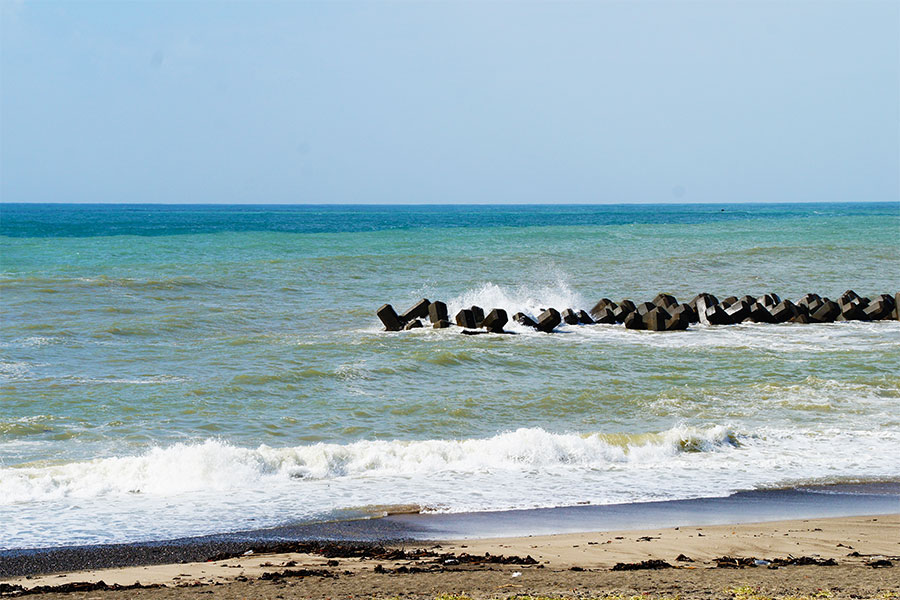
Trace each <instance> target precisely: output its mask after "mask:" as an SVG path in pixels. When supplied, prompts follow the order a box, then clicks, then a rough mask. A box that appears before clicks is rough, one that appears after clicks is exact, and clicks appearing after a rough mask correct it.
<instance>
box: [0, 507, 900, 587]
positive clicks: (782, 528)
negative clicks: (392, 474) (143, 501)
mask: <svg viewBox="0 0 900 600" xmlns="http://www.w3.org/2000/svg"><path fill="white" fill-rule="evenodd" d="M898 532H900V514H891V515H879V516H865V517H839V518H825V519H793V520H783V521H775V522H767V523H747V524H742V525H715V526H685V527H674V528H652V529H643V530H625V531H614V532H609V531H602V532H601V531H598V532H587V533H578V534H557V535H548V536H526V537H513V538H491V539H479V540H474V541H473V540H455V541H442V542H417V543H406V544H402V545H388V546H387V547H379V546H377V545H372V546H370V547H369V548H368V549H358V550H359V551H358V552H353V551H351V550H352V548H350V547H348V546H343V547H334V548H330V549H328V548H322V549H320V550H315V549H312V548H307V549H306V551H302V552H275V553H262V552H260V553H257V552H253V553H241V554H237V555H234V556H220V557H215V558H214V560H206V561H197V562H186V563H182V562H178V561H172V562H169V563H166V564H159V565H154V566H136V567H120V568H112V569H92V570H85V571H80V572H66V573H57V574H49V575H43V576H32V577H24V576H23V577H14V578H4V579H2V583H0V596H7V595H8V596H18V595H23V594H32V593H40V594H43V595H45V596H47V597H48V598H56V597H59V598H66V597H69V594H70V593H72V592H91V593H92V595H91V596H90V597H92V598H102V599H106V598H146V599H148V600H155V599H157V598H159V599H162V598H182V597H184V598H193V597H196V596H197V595H198V594H209V595H212V596H213V597H215V598H223V599H226V598H227V599H231V598H235V599H237V598H246V597H259V598H267V597H268V598H275V597H282V598H285V597H288V598H289V597H350V596H359V595H362V596H365V597H370V598H387V597H397V596H403V597H405V598H421V599H426V598H427V599H433V598H436V597H441V596H442V595H444V594H451V595H460V598H476V599H477V598H485V599H487V598H507V597H510V596H513V595H518V594H529V595H544V596H551V597H554V598H567V597H570V598H572V597H584V596H592V597H609V596H615V597H622V596H625V597H628V596H634V595H638V594H640V595H641V596H642V597H643V598H646V599H648V600H652V599H654V598H673V597H678V598H682V599H685V600H687V599H693V598H709V597H716V598H725V599H728V600H732V599H733V600H742V599H743V600H748V599H749V598H753V599H755V600H762V599H764V598H765V599H769V598H793V599H806V598H809V599H812V598H823V597H827V598H847V599H849V598H854V599H857V598H880V599H885V598H894V597H896V593H897V590H900V568H896V566H900V564H898V563H897V561H898V560H900V536H898V535H897V533H898Z"/></svg>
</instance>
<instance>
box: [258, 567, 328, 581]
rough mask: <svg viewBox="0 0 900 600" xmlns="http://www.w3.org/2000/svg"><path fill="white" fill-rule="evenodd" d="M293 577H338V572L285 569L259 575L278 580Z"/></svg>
mask: <svg viewBox="0 0 900 600" xmlns="http://www.w3.org/2000/svg"><path fill="white" fill-rule="evenodd" d="M293 577H301V578H302V577H337V574H336V573H334V572H333V571H329V570H328V569H285V570H284V571H271V572H266V573H263V574H262V575H260V576H259V578H260V579H262V580H264V581H278V580H280V579H288V578H293Z"/></svg>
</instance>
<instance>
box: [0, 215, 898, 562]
mask: <svg viewBox="0 0 900 600" xmlns="http://www.w3.org/2000/svg"><path fill="white" fill-rule="evenodd" d="M847 289H853V290H855V291H856V292H858V293H859V294H861V295H865V296H872V295H876V294H880V293H890V294H892V295H893V294H895V293H897V292H898V291H900V203H888V204H868V203H847V204H758V205H731V204H722V205H669V204H667V205H621V206H606V205H598V206H582V205H570V206H555V205H554V206H550V205H547V206H505V205H504V206H255V205H254V206H209V205H197V206H166V205H127V204H123V205H65V204H52V205H28V204H0V549H2V548H28V547H37V546H58V545H70V544H83V543H100V542H114V541H138V540H149V539H165V538H173V537H179V536H186V535H195V534H204V533H214V532H225V531H235V530H241V529H247V528H256V527H265V526H269V525H282V524H289V523H300V522H306V521H313V520H322V519H334V518H346V517H354V516H361V515H362V516H365V515H378V514H381V513H383V512H385V511H386V510H390V509H391V508H392V507H393V508H396V507H401V506H402V507H415V508H416V509H418V510H424V511H438V512H440V511H445V512H446V511H449V512H459V511H490V510H500V509H508V508H526V507H535V506H542V507H546V506H568V505H575V504H578V503H586V502H590V503H594V504H609V503H620V502H640V501H648V500H665V499H676V498H698V497H709V496H723V495H727V494H730V493H732V492H734V491H738V490H752V489H761V488H770V487H802V486H804V485H809V484H819V483H836V482H855V481H897V480H898V479H900V467H898V465H900V416H898V415H900V321H880V322H839V323H833V324H816V325H800V324H782V325H768V324H753V323H744V324H741V325H733V326H718V327H706V326H699V325H697V326H692V327H691V328H690V329H688V330H687V331H682V332H667V333H656V332H647V331H631V330H626V329H624V328H623V327H622V326H621V325H590V326H569V325H563V326H561V327H559V328H558V331H557V332H556V333H554V334H549V335H547V334H542V333H537V332H535V331H532V330H528V329H526V328H523V327H520V326H518V325H516V324H512V325H510V326H509V327H508V329H509V330H510V331H512V332H513V333H515V334H516V335H480V336H465V335H460V330H459V329H458V328H450V329H443V330H435V329H432V328H430V327H426V328H423V329H419V330H413V331H403V332H396V333H388V332H384V331H382V327H381V324H380V322H379V321H378V319H377V317H376V316H375V310H376V309H377V308H378V307H379V306H380V305H382V304H384V303H386V302H387V303H391V304H392V305H393V306H395V307H396V308H397V309H398V310H403V309H405V308H407V307H409V306H411V305H412V304H413V303H415V302H416V301H417V300H419V299H420V298H423V297H426V298H429V299H431V300H443V301H444V302H446V303H447V304H448V306H449V309H450V313H451V316H452V315H453V314H455V312H456V311H457V310H459V309H460V308H463V307H468V306H470V305H472V304H478V305H480V306H482V307H484V308H486V309H491V308H495V307H497V308H504V309H506V310H507V311H508V312H509V313H510V314H512V313H514V312H518V311H524V312H526V313H531V314H536V313H537V312H538V311H539V310H540V309H541V308H545V307H548V306H553V307H555V308H557V309H564V308H568V307H572V308H576V309H589V308H590V307H591V306H592V305H593V304H594V303H595V302H596V301H597V300H599V299H600V298H603V297H609V298H612V299H614V300H616V301H618V300H620V299H622V298H630V299H632V300H634V301H635V302H639V301H645V300H651V299H652V298H653V297H654V296H655V295H656V294H657V293H659V292H668V293H671V294H674V295H675V296H676V297H678V298H679V300H682V301H688V300H690V299H691V298H693V297H694V296H695V295H696V294H697V293H699V292H703V291H705V292H711V293H713V294H716V295H717V296H719V298H723V297H725V296H729V295H732V294H734V295H737V296H742V295H744V294H751V295H761V294H763V293H766V292H776V293H778V294H780V295H781V297H783V298H791V299H795V300H796V299H797V298H799V297H800V296H802V295H803V294H805V293H807V292H816V293H818V294H820V295H824V296H829V297H832V298H836V297H837V296H839V295H840V294H841V293H842V292H844V291H845V290H847Z"/></svg>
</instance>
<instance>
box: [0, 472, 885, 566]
mask: <svg viewBox="0 0 900 600" xmlns="http://www.w3.org/2000/svg"><path fill="white" fill-rule="evenodd" d="M897 513H900V482H881V483H862V484H835V485H827V486H805V487H804V488H800V489H797V488H785V489H770V490H755V491H744V492H737V493H735V494H732V495H730V496H726V497H720V498H698V499H689V500H669V501H661V502H637V503H629V504H611V505H577V506H569V507H558V508H534V509H524V510H509V511H495V512H479V513H446V514H427V513H426V514H423V513H414V514H408V513H402V514H391V515H387V516H383V517H376V518H368V519H356V520H346V521H333V522H320V523H305V524H298V525H287V526H281V527H274V528H267V529H260V530H251V531H240V532H230V533H221V534H213V535H206V536H200V537H190V538H181V539H173V540H159V541H147V542H135V543H124V544H105V545H91V546H68V547H66V546H63V547H51V548H23V549H8V550H0V580H3V579H6V578H11V577H23V576H34V575H41V574H47V573H54V572H72V571H83V570H91V569H94V570H96V569H109V568H122V567H135V566H145V565H158V564H172V563H182V562H197V561H200V562H202V561H206V560H208V559H209V558H210V557H214V556H224V555H240V554H242V553H244V552H247V551H248V550H252V551H253V552H254V553H257V554H259V553H283V552H286V551H299V550H309V551H314V550H316V548H320V547H324V546H329V545H330V546H333V547H341V548H344V549H345V550H346V549H351V550H353V551H360V552H362V551H365V549H371V548H376V547H381V546H391V545H398V544H403V545H409V544H425V543H429V542H433V541H434V540H456V541H467V540H468V541H472V540H490V539H501V538H526V537H530V536H554V535H580V534H585V533H589V532H598V531H628V530H635V531H638V530H648V529H653V528H673V527H686V526H714V525H740V524H745V523H754V524H759V523H767V522H778V521H790V520H809V519H827V518H847V517H862V516H871V515H889V514H897Z"/></svg>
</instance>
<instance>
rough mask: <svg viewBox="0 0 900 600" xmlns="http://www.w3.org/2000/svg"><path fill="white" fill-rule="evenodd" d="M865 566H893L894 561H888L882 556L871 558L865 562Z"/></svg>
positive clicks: (874, 567)
mask: <svg viewBox="0 0 900 600" xmlns="http://www.w3.org/2000/svg"><path fill="white" fill-rule="evenodd" d="M866 566H867V567H872V568H873V569H884V568H886V567H893V566H894V563H892V562H891V561H889V560H888V559H886V558H882V559H881V560H872V561H869V562H867V563H866Z"/></svg>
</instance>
